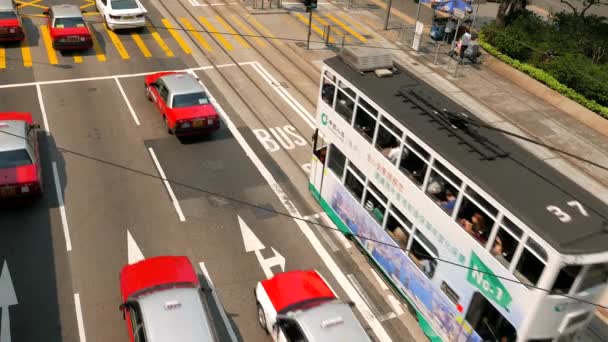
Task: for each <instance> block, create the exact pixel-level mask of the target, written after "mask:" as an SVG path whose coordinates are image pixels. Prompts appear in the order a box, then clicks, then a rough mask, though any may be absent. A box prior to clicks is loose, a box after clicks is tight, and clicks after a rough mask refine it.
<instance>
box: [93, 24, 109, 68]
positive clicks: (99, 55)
mask: <svg viewBox="0 0 608 342" xmlns="http://www.w3.org/2000/svg"><path fill="white" fill-rule="evenodd" d="M89 30H90V31H91V39H92V40H93V50H95V56H97V60H98V61H100V62H105V61H106V55H105V54H104V52H103V49H102V48H101V45H99V40H97V32H95V30H93V29H92V27H91V28H89Z"/></svg>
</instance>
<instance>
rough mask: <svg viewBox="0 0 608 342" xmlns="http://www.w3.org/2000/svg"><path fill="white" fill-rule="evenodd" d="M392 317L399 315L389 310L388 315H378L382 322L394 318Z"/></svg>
mask: <svg viewBox="0 0 608 342" xmlns="http://www.w3.org/2000/svg"><path fill="white" fill-rule="evenodd" d="M392 318H397V315H395V313H394V312H389V313H387V314H386V315H382V316H380V317H378V320H379V321H380V322H384V321H388V320H389V319H392Z"/></svg>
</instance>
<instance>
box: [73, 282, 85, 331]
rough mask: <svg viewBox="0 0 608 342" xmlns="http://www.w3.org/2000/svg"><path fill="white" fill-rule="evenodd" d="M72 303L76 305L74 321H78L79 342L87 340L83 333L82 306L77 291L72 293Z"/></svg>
mask: <svg viewBox="0 0 608 342" xmlns="http://www.w3.org/2000/svg"><path fill="white" fill-rule="evenodd" d="M74 305H75V306H76V321H77V322H78V336H80V342H87V336H86V335H85V333H84V321H83V319H82V307H81V306H80V294H78V293H74Z"/></svg>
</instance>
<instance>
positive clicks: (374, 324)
mask: <svg viewBox="0 0 608 342" xmlns="http://www.w3.org/2000/svg"><path fill="white" fill-rule="evenodd" d="M191 73H192V74H193V75H194V76H195V77H196V74H195V73H194V71H192V72H191ZM199 82H200V81H199ZM200 84H201V85H202V86H203V87H204V88H206V87H205V85H204V84H203V83H202V82H200ZM205 90H206V91H207V94H209V99H210V100H211V102H212V103H213V104H215V105H216V108H217V110H218V112H219V114H220V116H221V117H222V119H223V120H224V122H225V123H226V126H227V127H228V129H229V130H230V132H231V133H232V135H233V136H234V138H235V139H236V141H237V142H238V143H239V145H241V148H243V150H244V151H245V155H247V157H249V159H250V160H251V162H252V163H253V164H254V165H255V166H256V167H257V169H258V171H259V172H260V174H261V175H262V177H264V180H266V182H267V183H268V185H269V186H270V188H271V189H272V191H273V192H274V194H275V195H276V196H277V197H278V199H279V201H280V202H281V203H282V204H283V206H284V207H285V209H286V210H287V212H288V213H289V214H290V215H292V216H294V217H296V218H294V222H295V223H296V225H298V227H299V228H300V231H301V232H302V234H304V236H306V238H307V239H308V241H309V242H310V244H311V245H312V247H313V249H314V250H315V252H317V254H318V255H319V257H320V258H321V260H323V262H324V263H325V267H327V269H328V270H329V271H330V272H331V274H332V275H333V276H334V278H335V279H336V281H337V282H338V284H340V286H341V287H342V289H343V290H344V292H345V293H346V295H347V296H348V297H349V298H350V300H352V301H353V303H355V306H356V307H357V309H359V311H360V312H361V315H362V316H363V319H365V321H366V322H367V324H369V326H370V327H371V329H372V330H373V331H374V334H375V335H376V337H377V338H378V339H379V340H380V341H391V338H390V337H389V336H388V334H387V332H386V330H384V327H383V326H382V324H381V323H380V321H378V319H377V318H376V317H375V316H374V314H373V313H372V312H371V310H370V308H369V306H368V305H367V304H366V303H365V301H364V300H363V298H362V297H361V295H360V294H359V293H358V292H357V290H355V288H354V287H353V285H352V284H351V283H350V282H349V281H348V278H347V277H346V275H345V274H344V273H343V272H342V270H341V269H340V267H338V264H336V262H335V261H334V259H333V258H332V257H331V255H330V254H329V252H327V250H326V249H325V248H324V247H323V245H322V244H321V241H319V239H318V238H317V236H316V235H315V233H314V232H313V231H312V229H311V228H310V227H309V226H308V225H307V224H306V223H305V222H303V221H301V220H299V219H297V218H302V215H301V214H300V212H299V211H298V209H297V208H296V206H295V205H294V204H293V203H292V202H291V200H290V199H289V197H288V196H287V194H286V193H285V192H284V191H283V189H282V188H281V186H280V185H279V183H277V181H276V180H275V179H274V177H273V176H272V174H271V173H270V171H268V169H267V168H266V166H265V165H264V163H262V161H261V160H260V158H259V157H258V156H257V155H256V154H255V152H254V151H253V149H252V148H251V146H249V144H248V143H247V141H246V140H245V138H244V137H243V135H242V134H241V132H240V131H239V130H238V128H237V127H236V125H235V124H234V123H233V122H232V120H231V119H230V117H229V116H228V115H227V114H226V112H224V109H223V108H222V106H221V105H220V104H219V103H218V102H217V101H216V100H215V97H214V96H213V95H212V94H211V93H210V92H209V90H208V89H205Z"/></svg>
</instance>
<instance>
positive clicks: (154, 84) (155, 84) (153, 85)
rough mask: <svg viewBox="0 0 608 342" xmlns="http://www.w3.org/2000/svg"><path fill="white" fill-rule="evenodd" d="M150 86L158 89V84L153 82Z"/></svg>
mask: <svg viewBox="0 0 608 342" xmlns="http://www.w3.org/2000/svg"><path fill="white" fill-rule="evenodd" d="M150 85H151V86H152V87H154V88H156V87H158V83H156V81H154V82H152V83H150Z"/></svg>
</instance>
